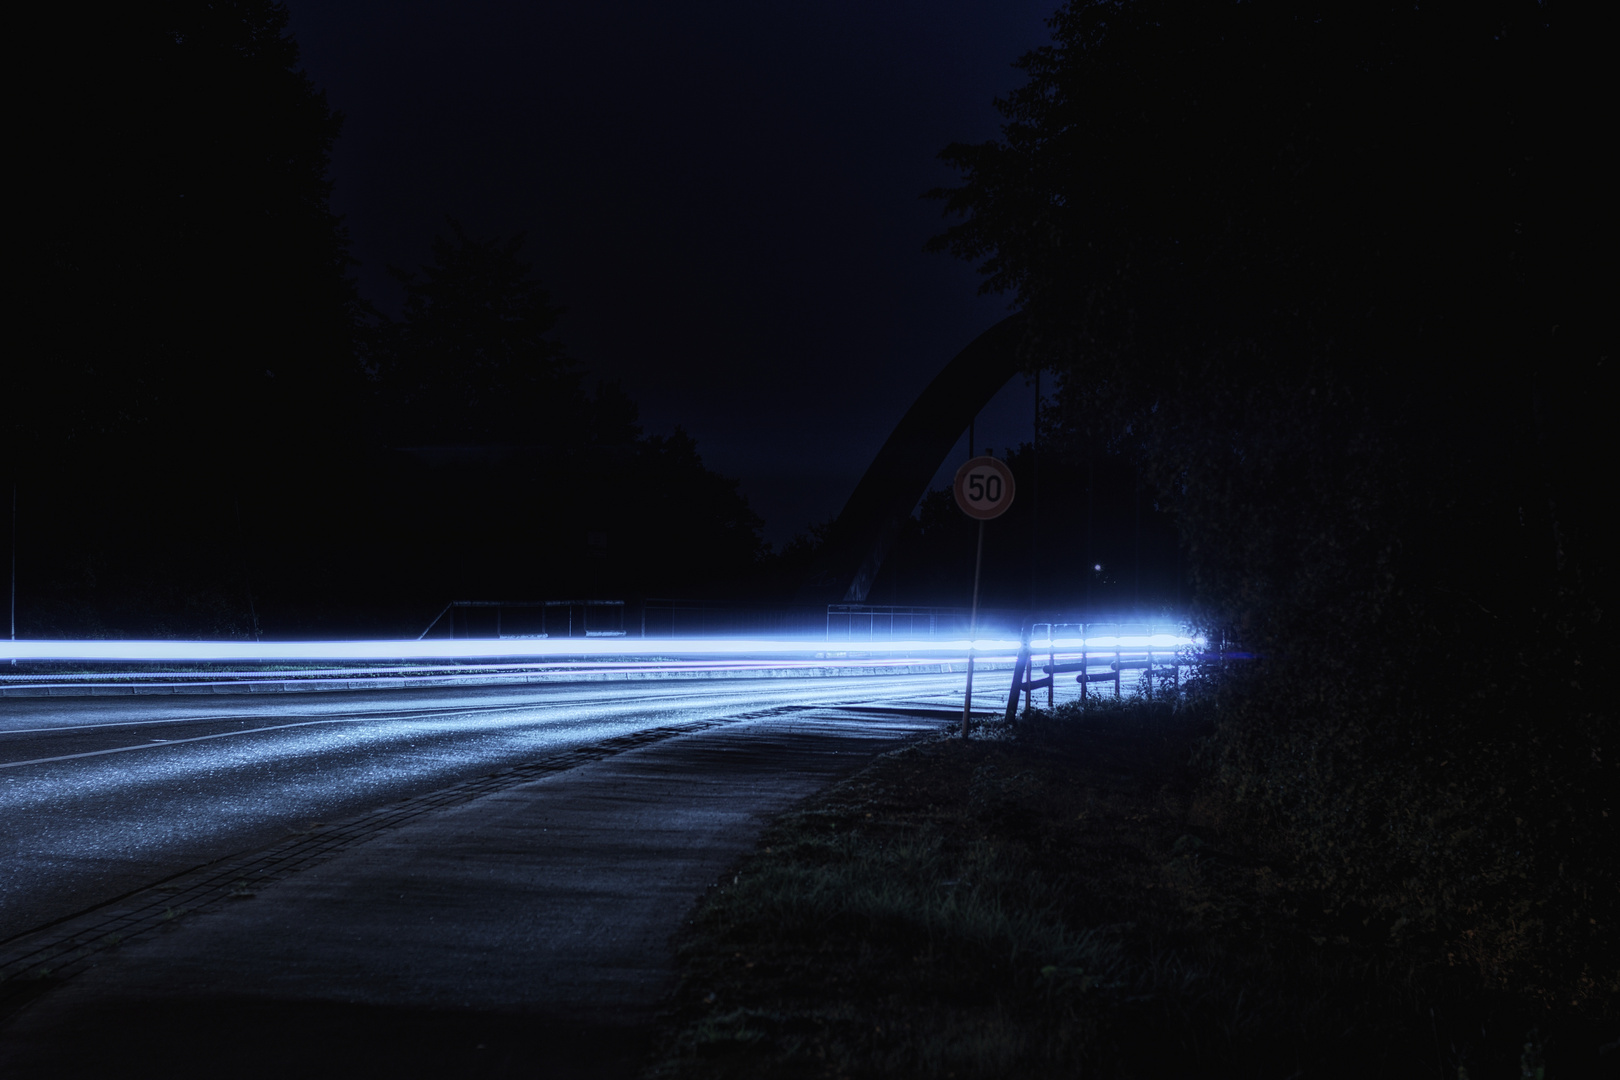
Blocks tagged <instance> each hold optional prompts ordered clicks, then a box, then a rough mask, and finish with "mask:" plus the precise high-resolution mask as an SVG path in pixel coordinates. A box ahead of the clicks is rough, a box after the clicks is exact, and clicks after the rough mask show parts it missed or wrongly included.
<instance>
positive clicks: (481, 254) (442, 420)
mask: <svg viewBox="0 0 1620 1080" xmlns="http://www.w3.org/2000/svg"><path fill="white" fill-rule="evenodd" d="M450 232H451V235H450V237H449V238H445V237H442V236H440V237H436V238H435V239H434V242H433V262H432V263H430V264H429V265H427V266H425V267H423V268H422V270H421V271H420V272H419V273H415V274H413V273H410V272H407V271H403V270H396V271H395V276H396V277H397V278H398V279H399V280H400V281H401V282H402V283H403V284H404V285H405V305H404V313H403V318H402V319H401V321H400V322H399V323H397V324H388V325H386V326H384V327H383V328H382V330H381V333H380V335H379V345H380V348H379V349H378V350H377V354H376V365H377V376H378V380H379V382H380V384H381V386H382V389H383V391H384V400H385V403H386V405H385V407H387V408H388V409H390V410H391V411H393V412H394V416H393V417H392V418H391V420H390V424H391V426H392V428H393V430H394V435H395V437H396V438H398V439H402V440H404V441H407V442H423V443H466V444H480V443H535V442H555V443H558V444H565V443H567V442H569V441H571V440H572V439H573V438H575V437H577V436H578V434H579V433H580V432H581V431H582V430H583V419H584V418H583V413H582V409H581V406H582V405H583V403H584V397H583V394H582V393H581V391H580V386H579V379H578V376H577V375H576V374H575V373H574V371H573V367H572V365H571V363H570V362H569V360H568V359H567V357H566V355H565V353H564V351H563V348H562V345H561V344H560V343H559V342H558V341H557V340H556V339H555V337H554V336H553V331H554V330H555V328H556V325H557V317H558V314H559V312H558V311H557V309H556V308H554V307H553V306H552V305H551V303H550V298H549V297H548V296H547V294H546V292H545V291H544V290H543V289H542V288H541V287H540V286H539V285H538V284H537V283H536V282H535V281H534V280H533V279H532V278H531V277H530V266H529V265H528V264H527V263H524V262H522V261H520V259H519V258H518V253H519V251H520V250H521V248H522V245H523V238H522V237H521V236H517V237H512V238H511V239H508V240H480V239H476V238H473V237H469V236H468V235H467V233H466V232H465V230H463V229H462V228H461V226H460V225H459V224H457V223H456V222H454V221H452V222H450Z"/></svg>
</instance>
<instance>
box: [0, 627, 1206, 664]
mask: <svg viewBox="0 0 1620 1080" xmlns="http://www.w3.org/2000/svg"><path fill="white" fill-rule="evenodd" d="M1199 644H1201V641H1200V640H1199V639H1195V638H1191V637H1185V636H1181V635H1176V634H1142V635H1127V636H1106V637H1093V638H1087V639H1080V638H1065V639H1062V640H1061V641H1058V642H1054V643H1053V645H1055V646H1056V647H1057V648H1059V649H1061V650H1062V651H1065V652H1072V651H1079V650H1082V649H1089V650H1094V651H1098V652H1102V651H1108V652H1112V651H1114V650H1142V649H1149V648H1151V649H1155V650H1159V649H1164V650H1169V649H1176V648H1185V647H1189V646H1194V645H1199ZM1031 646H1032V648H1033V649H1034V651H1036V652H1045V651H1048V650H1049V649H1050V648H1052V647H1053V646H1051V645H1048V644H1047V643H1046V642H1044V641H1038V640H1037V641H1035V642H1032V643H1031ZM970 649H971V650H972V651H973V652H975V653H976V654H977V655H978V656H979V657H981V658H983V659H990V658H993V657H995V656H997V655H1005V656H1012V655H1014V654H1016V653H1017V652H1018V649H1019V642H1018V641H1017V640H1016V639H1009V638H998V639H979V640H975V641H971V642H970V641H968V640H966V639H961V640H952V641H938V640H926V639H925V640H905V641H827V640H825V639H812V640H802V639H801V640H794V639H773V638H673V639H670V638H551V639H535V638H520V639H495V638H460V639H453V640H438V641H263V642H260V641H0V661H5V660H23V661H28V660H54V661H102V662H151V661H157V662H169V663H184V662H193V661H234V662H237V663H260V664H262V663H274V662H278V661H280V662H315V661H340V662H341V661H349V662H364V661H371V662H376V661H388V660H405V661H409V660H527V661H531V662H539V663H545V662H547V661H553V660H564V659H571V660H598V661H604V660H624V659H633V658H638V657H645V658H663V657H705V658H717V659H718V658H728V659H735V660H739V661H740V660H744V659H748V658H760V657H799V658H801V660H820V661H838V660H843V659H853V658H857V657H880V656H881V657H884V658H887V659H890V660H895V659H898V658H902V657H915V658H918V659H925V658H926V659H932V660H945V659H950V658H959V657H963V656H966V655H967V653H968V652H969V650H970Z"/></svg>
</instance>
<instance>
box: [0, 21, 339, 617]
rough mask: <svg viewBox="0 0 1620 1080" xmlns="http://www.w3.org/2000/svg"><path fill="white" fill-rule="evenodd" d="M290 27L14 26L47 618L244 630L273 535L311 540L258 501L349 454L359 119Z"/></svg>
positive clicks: (23, 473)
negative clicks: (28, 71) (345, 170)
mask: <svg viewBox="0 0 1620 1080" xmlns="http://www.w3.org/2000/svg"><path fill="white" fill-rule="evenodd" d="M286 25H287V14H286V10H285V8H284V7H282V6H281V5H280V4H275V3H269V2H264V0H243V2H239V3H202V2H170V3H161V4H147V5H112V6H105V7H100V8H95V9H88V8H83V7H74V6H66V7H64V6H60V5H57V6H52V5H46V6H45V7H43V8H41V9H38V10H37V11H36V13H35V14H34V15H32V16H30V18H29V21H28V24H27V26H26V31H25V32H24V33H22V34H20V37H19V39H20V40H27V41H28V42H29V43H30V44H29V48H30V51H31V53H32V54H33V55H32V61H33V66H32V71H33V73H34V76H33V78H31V79H30V80H29V83H28V85H27V86H26V88H25V95H26V96H25V104H24V107H22V108H21V109H19V113H20V115H21V117H22V120H23V124H24V134H23V145H24V147H25V150H24V152H23V154H24V156H26V158H27V160H28V161H29V162H30V168H29V170H28V182H29V195H28V203H27V206H28V210H27V216H26V231H25V236H24V248H23V250H24V251H25V252H26V263H25V265H27V266H28V267H29V271H28V273H27V275H26V277H25V280H24V282H23V284H22V291H21V294H20V296H19V301H20V302H19V303H18V305H17V319H16V321H15V322H14V323H13V335H14V338H15V340H14V341H13V343H12V345H11V346H10V347H9V348H8V350H7V351H8V354H9V357H8V363H7V375H6V389H7V393H6V398H7V403H8V404H7V409H6V417H5V425H6V431H7V436H8V437H7V439H6V451H7V454H8V457H9V458H10V463H11V467H12V470H13V471H14V473H15V475H16V476H17V477H18V480H19V483H20V486H21V498H20V502H21V507H22V509H21V513H22V518H23V522H24V526H23V528H22V529H21V535H22V537H23V555H22V559H23V565H22V568H21V569H22V573H21V580H22V582H23V584H22V587H21V594H22V598H23V605H22V613H21V618H22V623H23V626H24V627H25V628H26V629H27V632H29V633H35V634H38V633H72V632H80V633H82V632H92V633H110V634H124V633H197V632H222V633H246V632H248V631H249V629H250V617H249V608H250V605H249V603H248V595H249V590H250V588H251V587H252V586H251V585H250V581H251V579H252V577H253V576H255V564H257V563H258V562H259V556H261V555H263V556H265V557H267V558H272V559H273V563H274V565H271V566H268V567H265V568H264V570H263V572H264V573H265V574H269V575H271V576H286V575H287V574H291V573H292V572H293V571H292V567H293V564H297V563H300V562H303V561H306V560H304V558H303V555H302V554H301V552H300V551H299V548H307V544H304V543H297V544H291V545H289V544H285V543H282V542H281V541H283V540H285V539H286V537H282V536H273V535H271V534H272V533H273V532H274V531H275V530H274V515H267V514H265V513H263V510H264V509H265V508H266V506H267V505H274V504H276V503H280V502H283V500H284V499H285V498H286V495H287V493H288V492H289V491H290V490H297V491H298V492H299V495H300V499H301V502H300V505H301V506H303V507H306V508H309V509H311V510H314V509H315V508H317V507H318V506H319V505H320V503H321V496H320V490H321V488H322V487H323V485H324V482H325V481H326V480H327V479H329V478H331V477H332V475H333V472H334V471H335V469H336V468H337V465H336V461H335V459H336V458H337V457H340V456H341V447H342V446H343V445H344V443H345V436H344V434H343V432H344V431H345V429H346V428H347V427H348V426H349V425H350V424H351V423H352V419H353V405H354V403H355V395H354V392H355V390H356V388H357V379H356V374H357V373H356V372H355V371H354V364H353V359H352V355H353V354H352V343H351V333H352V319H353V308H354V302H355V301H354V293H353V290H352V288H351V286H350V283H349V281H348V280H347V278H346V267H347V265H348V259H347V255H346V249H345V242H344V236H343V233H342V230H341V227H340V224H339V222H338V221H337V219H336V218H335V217H334V216H333V215H332V213H331V211H330V210H329V208H328V204H327V196H328V192H329V182H328V179H327V162H328V154H329V151H330V149H331V145H332V140H333V139H334V137H335V136H336V134H337V130H338V124H339V118H338V117H337V116H336V115H335V114H334V113H333V112H332V110H331V109H330V108H328V107H327V104H326V102H325V99H324V98H323V97H322V95H321V94H320V93H319V92H317V91H316V90H315V89H314V87H312V86H311V84H310V82H309V80H308V79H307V78H306V77H305V76H304V75H303V74H302V72H301V71H300V70H299V68H298V50H297V47H296V45H295V44H294V43H293V41H292V40H291V39H290V38H289V37H288V36H287V35H286ZM317 465H318V466H320V467H321V470H322V471H321V472H318V473H315V472H312V471H311V469H312V467H314V466H317ZM299 525H300V527H299V529H298V532H300V533H302V534H305V535H308V534H310V533H311V530H309V529H308V528H307V527H304V525H305V523H302V522H301V523H299ZM284 571H285V573H284Z"/></svg>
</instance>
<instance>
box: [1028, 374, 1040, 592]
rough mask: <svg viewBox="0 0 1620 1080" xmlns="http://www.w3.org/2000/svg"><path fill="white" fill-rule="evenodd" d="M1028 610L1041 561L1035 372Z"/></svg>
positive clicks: (1038, 427) (1037, 402)
mask: <svg viewBox="0 0 1620 1080" xmlns="http://www.w3.org/2000/svg"><path fill="white" fill-rule="evenodd" d="M1029 451H1030V479H1031V480H1032V481H1033V483H1032V484H1030V513H1029V609H1030V611H1031V612H1034V611H1035V609H1036V603H1035V598H1036V597H1037V596H1039V595H1040V592H1039V585H1038V581H1037V574H1038V573H1039V567H1040V561H1041V372H1040V369H1039V368H1037V369H1036V371H1035V434H1034V435H1033V436H1032V438H1031V439H1030V446H1029Z"/></svg>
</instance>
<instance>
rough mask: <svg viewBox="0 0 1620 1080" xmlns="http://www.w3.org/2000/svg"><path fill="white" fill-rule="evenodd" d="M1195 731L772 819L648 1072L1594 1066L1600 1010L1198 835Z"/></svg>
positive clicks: (942, 756)
mask: <svg viewBox="0 0 1620 1080" xmlns="http://www.w3.org/2000/svg"><path fill="white" fill-rule="evenodd" d="M1201 734H1203V732H1202V730H1201V728H1200V726H1199V721H1198V719H1197V717H1196V716H1195V715H1191V714H1190V713H1189V712H1188V711H1187V710H1183V711H1182V712H1179V713H1178V712H1173V711H1172V710H1170V709H1169V708H1168V707H1166V706H1163V705H1156V704H1154V703H1149V702H1141V701H1138V702H1127V703H1124V704H1122V705H1117V706H1116V705H1113V704H1112V703H1107V702H1105V703H1104V704H1103V705H1101V706H1099V707H1094V708H1092V709H1090V710H1089V711H1084V712H1082V711H1075V710H1070V711H1069V712H1067V713H1064V714H1060V715H1057V716H1045V715H1035V716H1032V717H1029V718H1027V720H1026V721H1025V722H1023V723H1020V724H1018V725H1016V727H1015V728H1013V729H987V730H986V731H985V732H983V733H981V737H980V738H977V739H975V740H973V741H971V742H968V743H963V742H962V741H960V740H952V739H936V740H932V741H928V742H925V743H922V744H918V745H914V746H912V747H909V748H907V749H904V750H901V751H898V752H896V753H893V754H890V755H887V756H885V757H884V758H881V759H879V761H878V762H876V763H875V764H874V765H872V766H871V767H869V768H868V769H866V770H865V771H863V772H862V773H860V774H858V775H856V776H855V777H853V778H851V779H849V780H847V781H845V782H844V783H842V784H840V785H838V786H836V787H834V788H833V789H831V790H829V791H827V792H825V793H823V794H822V795H820V796H818V797H817V798H816V799H814V800H812V801H811V802H809V803H807V804H805V805H804V806H802V807H800V808H799V809H797V810H796V811H795V812H793V813H790V814H788V815H785V816H783V817H782V818H780V819H778V820H777V821H776V822H774V823H773V824H772V826H771V827H770V828H769V829H768V830H767V832H766V834H765V835H764V837H763V838H762V840H761V843H760V846H759V848H758V850H757V851H755V852H754V853H753V854H752V855H751V856H750V857H748V858H747V859H745V860H744V861H743V862H742V863H741V864H739V865H738V866H737V867H736V868H735V869H734V871H733V872H732V873H731V874H730V875H728V877H727V879H726V880H725V882H724V883H723V884H722V885H721V886H720V887H718V888H717V889H715V890H714V891H713V892H712V893H711V895H710V896H709V897H708V898H707V899H706V900H705V902H704V903H703V904H701V905H700V906H699V908H698V909H697V910H696V911H695V912H694V914H693V917H692V919H691V922H690V924H689V925H688V926H687V927H686V929H685V930H684V931H683V933H682V934H681V935H680V936H679V939H678V940H677V942H676V946H677V954H678V958H679V964H680V968H681V981H680V985H679V989H678V990H677V992H676V993H675V995H674V998H673V999H672V1003H671V1006H670V1011H669V1014H668V1018H667V1023H666V1026H665V1030H664V1034H663V1039H662V1045H661V1049H660V1051H659V1054H658V1056H657V1059H656V1061H655V1062H654V1063H653V1065H652V1066H651V1067H650V1074H651V1075H654V1076H658V1077H680V1078H688V1077H692V1078H695V1077H705V1078H708V1077H716V1078H718V1077H756V1076H760V1077H823V1076H829V1077H830V1076H849V1077H866V1076H874V1077H875V1076H917V1077H942V1078H955V1077H960V1078H964V1080H965V1078H967V1077H1001V1076H1008V1077H1010V1076H1018V1077H1038V1076H1059V1075H1062V1076H1073V1075H1076V1074H1080V1075H1100V1076H1148V1077H1158V1076H1212V1075H1213V1076H1220V1075H1245V1076H1277V1077H1286V1076H1302V1077H1303V1076H1357V1077H1364V1076H1375V1075H1376V1076H1384V1075H1389V1076H1424V1077H1445V1078H1447V1080H1461V1078H1464V1077H1470V1078H1476V1080H1477V1078H1479V1077H1483V1076H1493V1075H1502V1076H1512V1077H1520V1076H1533V1075H1537V1073H1536V1070H1537V1069H1542V1070H1543V1072H1542V1075H1545V1076H1576V1075H1583V1074H1584V1073H1585V1072H1586V1071H1587V1070H1588V1069H1589V1068H1591V1069H1595V1068H1596V1067H1597V1063H1598V1057H1597V1054H1598V1052H1597V1047H1598V1045H1599V1043H1600V1042H1602V1041H1604V1038H1605V1036H1604V1034H1603V1031H1604V1028H1603V1022H1604V1021H1605V1020H1606V1019H1607V1020H1612V1019H1613V1017H1612V1014H1611V1015H1609V1016H1608V1017H1603V1016H1598V1017H1593V1016H1577V1017H1570V1016H1558V1015H1552V1014H1547V1013H1545V1012H1543V1011H1539V1010H1540V1006H1537V1005H1535V1004H1534V1003H1530V1002H1526V1001H1524V1000H1520V999H1515V998H1510V997H1506V996H1501V995H1494V996H1493V994H1492V993H1491V992H1489V991H1487V990H1483V989H1481V988H1479V987H1478V986H1477V985H1472V984H1470V983H1469V982H1468V981H1467V980H1466V979H1465V978H1463V977H1461V975H1460V974H1459V973H1458V972H1457V971H1456V970H1454V969H1451V968H1448V967H1447V965H1446V964H1445V962H1444V957H1443V956H1442V955H1439V954H1436V955H1429V954H1426V953H1423V952H1421V951H1417V950H1414V949H1412V948H1405V949H1400V950H1397V949H1394V948H1392V947H1390V946H1389V945H1388V943H1387V942H1386V941H1384V940H1373V939H1372V938H1371V937H1370V936H1369V937H1368V938H1367V939H1365V940H1364V939H1362V938H1359V937H1358V936H1357V934H1356V933H1355V932H1354V928H1350V927H1346V926H1344V925H1342V924H1340V923H1337V922H1334V921H1333V917H1331V916H1329V915H1328V914H1326V913H1323V912H1321V910H1320V906H1317V907H1316V908H1315V909H1313V907H1312V898H1311V896H1310V895H1309V894H1308V893H1305V892H1302V891H1301V890H1300V889H1298V888H1296V887H1295V884H1294V882H1293V881H1292V879H1291V875H1290V872H1289V869H1288V868H1287V867H1286V866H1279V865H1275V864H1274V863H1272V862H1268V861H1267V860H1266V859H1265V858H1263V857H1262V855H1261V854H1260V853H1257V852H1252V851H1248V850H1246V849H1245V847H1244V845H1243V843H1242V839H1243V838H1242V837H1237V836H1227V835H1222V834H1221V833H1220V832H1219V831H1218V830H1216V829H1213V828H1211V827H1208V826H1207V825H1200V824H1199V821H1200V814H1199V798H1198V780H1199V778H1198V776H1197V775H1196V774H1195V773H1194V772H1193V771H1192V770H1191V768H1190V766H1189V765H1188V764H1187V763H1188V761H1189V759H1190V757H1191V751H1192V749H1193V747H1194V744H1195V742H1196V740H1197V739H1198V738H1199V737H1200V735H1201ZM1607 1038H1609V1039H1612V1038H1613V1036H1612V1035H1608V1036H1607ZM1610 1064H1611V1065H1612V1062H1610Z"/></svg>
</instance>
